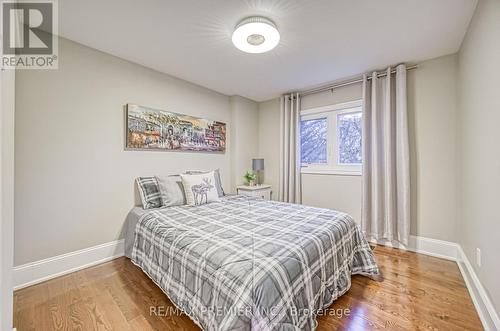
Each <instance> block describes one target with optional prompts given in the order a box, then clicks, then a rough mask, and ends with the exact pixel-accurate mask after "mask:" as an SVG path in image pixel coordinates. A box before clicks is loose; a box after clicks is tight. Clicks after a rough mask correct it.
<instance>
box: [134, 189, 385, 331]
mask: <svg viewBox="0 0 500 331" xmlns="http://www.w3.org/2000/svg"><path fill="white" fill-rule="evenodd" d="M125 251H126V255H127V256H128V257H129V258H130V259H131V260H132V262H133V263H134V264H136V265H137V266H139V267H140V268H141V269H142V270H143V271H144V272H145V273H146V274H147V275H148V276H149V277H150V278H151V279H152V280H153V281H154V282H155V283H156V284H157V285H158V286H159V287H160V288H161V289H162V290H163V291H164V292H165V294H166V295H167V296H168V297H169V298H170V300H171V301H172V302H173V303H174V304H175V305H176V306H177V307H178V308H180V309H181V310H182V311H184V312H185V313H186V314H187V315H188V316H189V317H190V318H191V319H192V320H193V321H194V322H195V323H197V324H198V325H199V326H200V327H201V328H202V329H204V330H314V329H315V328H316V325H317V322H316V314H317V313H318V312H320V311H321V310H322V309H326V308H328V307H329V306H330V305H331V304H332V302H333V301H334V300H335V299H337V298H338V297H339V296H341V295H342V294H344V293H345V292H346V291H347V290H348V289H349V288H350V285H351V275H354V274H361V275H365V276H368V277H372V278H376V277H377V276H378V274H379V270H378V267H377V264H376V262H375V260H374V257H373V254H372V251H371V249H370V246H369V245H368V243H367V241H366V240H365V238H364V237H363V235H362V233H361V232H360V230H359V228H358V227H357V225H356V224H355V222H354V221H353V219H352V218H351V217H350V216H349V215H347V214H345V213H341V212H337V211H333V210H329V209H320V208H314V207H308V206H303V205H296V204H288V203H280V202H273V201H267V200H264V199H258V198H253V197H247V196H239V195H234V196H225V197H223V198H222V199H221V201H220V202H214V203H209V204H205V205H200V206H196V207H190V206H176V207H168V208H163V209H153V210H143V209H142V208H134V209H133V210H132V211H131V212H130V213H129V215H128V217H127V233H126V238H125Z"/></svg>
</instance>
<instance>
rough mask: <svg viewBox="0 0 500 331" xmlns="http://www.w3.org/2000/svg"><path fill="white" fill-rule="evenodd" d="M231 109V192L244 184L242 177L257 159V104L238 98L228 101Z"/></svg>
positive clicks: (234, 97)
mask: <svg viewBox="0 0 500 331" xmlns="http://www.w3.org/2000/svg"><path fill="white" fill-rule="evenodd" d="M229 104H230V108H231V137H232V140H231V192H232V193H236V190H235V187H236V186H237V185H241V184H243V182H244V179H243V176H244V175H245V173H246V172H247V171H248V170H252V159H253V158H257V157H258V150H259V142H258V132H259V128H258V127H259V111H258V109H259V108H258V103H257V102H255V101H252V100H249V99H246V98H243V97H240V96H232V97H230V100H229Z"/></svg>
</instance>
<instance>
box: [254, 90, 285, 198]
mask: <svg viewBox="0 0 500 331" xmlns="http://www.w3.org/2000/svg"><path fill="white" fill-rule="evenodd" d="M258 137H259V157H262V158H263V159H264V168H265V169H264V178H263V182H264V183H266V184H270V185H271V186H272V190H273V200H277V199H278V185H279V175H280V171H279V154H280V145H279V143H280V100H279V98H278V99H272V100H269V101H266V102H261V103H259V132H258Z"/></svg>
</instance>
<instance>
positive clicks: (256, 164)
mask: <svg viewBox="0 0 500 331" xmlns="http://www.w3.org/2000/svg"><path fill="white" fill-rule="evenodd" d="M252 170H254V171H259V170H264V159H252Z"/></svg>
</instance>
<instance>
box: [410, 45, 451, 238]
mask: <svg viewBox="0 0 500 331" xmlns="http://www.w3.org/2000/svg"><path fill="white" fill-rule="evenodd" d="M456 61H457V57H456V55H450V56H445V57H440V58H437V59H434V60H430V61H425V62H423V63H421V64H419V67H418V69H416V70H412V71H410V72H409V74H408V113H409V114H408V115H409V116H408V117H409V130H410V158H411V164H410V172H411V203H412V206H411V211H412V223H411V233H412V234H414V235H418V236H423V237H428V238H434V239H441V240H448V241H452V242H456V241H457V233H456V224H457V222H456V218H457V213H456V210H457V204H456V191H457V187H456V181H455V178H456V171H457V165H456V163H455V162H456V149H457V143H456V139H457V132H456V121H457V116H458V109H457V102H456V98H457V95H456V87H457V85H456V80H457V71H456V69H457V66H456Z"/></svg>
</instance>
